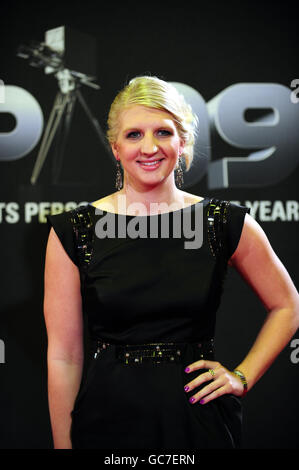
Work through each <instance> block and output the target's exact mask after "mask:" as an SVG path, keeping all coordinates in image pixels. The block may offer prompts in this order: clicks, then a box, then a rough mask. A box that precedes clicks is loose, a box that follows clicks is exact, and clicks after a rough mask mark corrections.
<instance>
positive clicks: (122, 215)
mask: <svg viewBox="0 0 299 470" xmlns="http://www.w3.org/2000/svg"><path fill="white" fill-rule="evenodd" d="M209 199H210V198H208V197H204V198H203V199H202V200H201V201H197V202H194V203H193V204H189V206H186V207H181V209H176V210H175V211H169V212H163V213H162V214H146V215H131V214H119V213H118V212H109V211H105V210H104V209H100V208H99V207H96V206H94V205H93V204H92V203H91V202H89V203H88V205H89V206H90V207H92V208H93V209H98V210H100V211H101V214H102V213H103V214H104V213H105V214H113V215H117V216H120V217H157V216H161V215H168V214H174V213H177V212H181V211H184V210H187V209H191V210H192V208H193V207H194V208H195V206H197V204H202V203H203V202H205V201H207V200H209ZM93 202H94V201H93ZM95 214H96V212H95Z"/></svg>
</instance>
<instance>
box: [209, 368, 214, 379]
mask: <svg viewBox="0 0 299 470" xmlns="http://www.w3.org/2000/svg"><path fill="white" fill-rule="evenodd" d="M209 372H210V374H211V376H212V377H214V375H215V371H214V369H209Z"/></svg>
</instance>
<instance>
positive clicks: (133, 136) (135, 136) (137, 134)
mask: <svg viewBox="0 0 299 470" xmlns="http://www.w3.org/2000/svg"><path fill="white" fill-rule="evenodd" d="M138 137H140V132H139V131H131V132H129V133H128V134H127V139H138Z"/></svg>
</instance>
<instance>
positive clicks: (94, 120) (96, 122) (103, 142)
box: [76, 90, 115, 162]
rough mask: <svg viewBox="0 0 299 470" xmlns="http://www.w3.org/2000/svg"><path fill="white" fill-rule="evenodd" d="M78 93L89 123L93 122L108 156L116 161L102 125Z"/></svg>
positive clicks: (79, 93) (77, 91) (78, 93)
mask: <svg viewBox="0 0 299 470" xmlns="http://www.w3.org/2000/svg"><path fill="white" fill-rule="evenodd" d="M76 93H77V97H78V99H79V103H80V104H81V106H82V108H83V109H84V111H85V113H86V115H87V117H88V119H89V121H90V122H91V124H92V126H93V128H94V129H95V131H96V133H97V135H98V137H99V138H100V141H101V142H102V144H103V145H104V147H105V148H106V150H107V152H108V154H109V155H110V157H111V158H112V160H113V162H114V161H115V159H114V156H113V155H112V151H111V148H110V145H109V144H108V142H107V140H106V136H105V134H104V132H103V130H102V128H101V126H100V124H99V123H98V121H97V119H96V118H95V117H94V116H93V115H92V113H91V111H90V109H89V107H88V105H87V103H86V101H85V99H84V98H83V96H82V94H81V92H80V91H79V90H76Z"/></svg>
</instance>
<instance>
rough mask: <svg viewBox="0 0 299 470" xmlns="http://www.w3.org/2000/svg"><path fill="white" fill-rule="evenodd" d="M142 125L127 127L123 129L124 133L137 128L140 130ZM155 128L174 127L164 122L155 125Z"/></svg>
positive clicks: (171, 128)
mask: <svg viewBox="0 0 299 470" xmlns="http://www.w3.org/2000/svg"><path fill="white" fill-rule="evenodd" d="M141 127H142V125H141V126H134V127H128V128H126V129H124V130H123V131H122V133H123V134H126V133H127V132H130V131H131V132H132V131H137V130H140V128H141ZM154 128H156V129H169V130H173V127H172V126H171V125H169V124H162V125H157V126H154Z"/></svg>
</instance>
